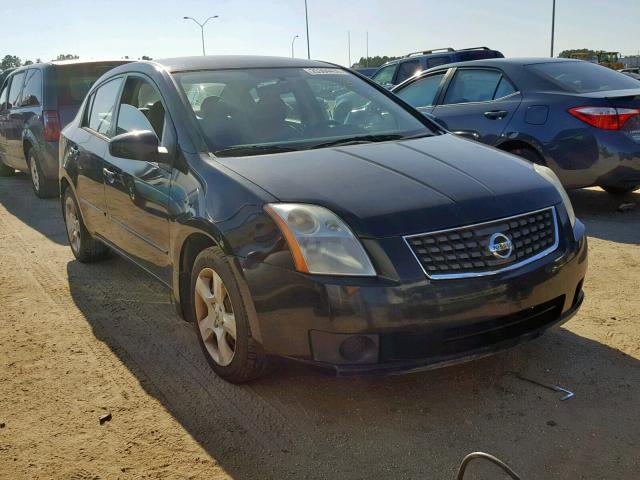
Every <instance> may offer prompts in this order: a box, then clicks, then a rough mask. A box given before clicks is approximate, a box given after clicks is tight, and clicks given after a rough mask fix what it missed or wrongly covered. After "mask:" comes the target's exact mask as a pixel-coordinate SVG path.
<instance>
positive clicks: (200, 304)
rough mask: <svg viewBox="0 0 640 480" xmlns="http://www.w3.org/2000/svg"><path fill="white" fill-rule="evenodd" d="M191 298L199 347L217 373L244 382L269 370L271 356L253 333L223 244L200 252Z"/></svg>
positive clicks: (196, 263) (235, 381)
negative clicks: (258, 344)
mask: <svg viewBox="0 0 640 480" xmlns="http://www.w3.org/2000/svg"><path fill="white" fill-rule="evenodd" d="M191 302H192V304H191V307H192V308H191V312H192V315H193V317H194V318H193V319H192V320H193V325H194V327H195V330H196V334H197V335H198V341H199V343H200V347H201V348H202V351H203V353H204V355H205V357H206V359H207V362H208V363H209V365H210V366H211V368H212V369H213V370H214V371H215V372H216V374H218V375H219V376H220V377H222V378H224V379H225V380H227V381H229V382H232V383H242V382H247V381H249V380H253V379H255V378H258V377H261V376H262V375H264V374H265V373H266V372H267V371H268V369H269V363H268V360H267V359H266V357H265V356H264V355H263V354H262V353H261V352H259V350H258V348H257V345H256V343H255V341H254V339H253V337H252V335H251V328H250V326H249V318H248V316H247V309H246V307H245V304H244V300H243V299H242V295H241V293H240V289H239V287H238V283H237V280H236V277H235V274H234V273H233V270H232V268H231V266H230V265H229V262H228V260H227V259H226V257H225V255H224V253H223V252H222V250H220V248H218V247H210V248H207V249H205V250H203V251H202V252H200V254H199V255H198V256H197V258H196V260H195V263H194V265H193V270H192V272H191Z"/></svg>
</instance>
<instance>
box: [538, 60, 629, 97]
mask: <svg viewBox="0 0 640 480" xmlns="http://www.w3.org/2000/svg"><path fill="white" fill-rule="evenodd" d="M526 68H527V69H529V70H530V71H533V72H535V73H537V74H538V75H540V76H541V77H543V78H546V79H547V80H550V81H551V82H552V83H554V84H555V85H557V86H558V87H559V88H560V89H561V90H564V91H565V92H572V93H591V92H606V91H609V90H629V89H635V90H637V89H638V81H637V80H635V79H634V78H631V77H628V76H626V75H624V74H622V73H620V72H616V71H615V70H611V69H609V68H606V67H602V66H600V65H596V64H593V63H589V62H553V63H539V64H534V65H527V66H526Z"/></svg>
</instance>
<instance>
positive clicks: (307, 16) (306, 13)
mask: <svg viewBox="0 0 640 480" xmlns="http://www.w3.org/2000/svg"><path fill="white" fill-rule="evenodd" d="M304 20H305V22H306V24H307V58H308V59H309V60H311V47H309V9H308V8H307V0H304Z"/></svg>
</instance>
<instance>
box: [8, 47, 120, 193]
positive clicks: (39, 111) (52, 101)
mask: <svg viewBox="0 0 640 480" xmlns="http://www.w3.org/2000/svg"><path fill="white" fill-rule="evenodd" d="M126 62H127V60H112V61H89V62H87V61H79V60H71V61H60V62H57V61H56V62H49V63H39V64H34V65H29V66H25V67H22V68H18V69H16V70H14V71H13V72H11V74H10V75H9V76H8V77H7V79H6V80H5V82H4V84H3V85H2V89H1V91H0V176H8V175H13V173H14V171H15V170H22V171H28V172H30V173H31V181H32V185H33V190H34V192H35V193H36V195H38V196H39V197H42V198H44V197H49V196H55V195H57V193H58V139H59V137H60V130H61V128H63V127H64V126H65V125H66V124H67V123H69V122H70V121H71V119H73V117H74V116H75V115H76V113H77V111H78V108H79V107H80V104H81V103H82V100H83V99H84V96H85V95H86V93H87V91H89V88H90V87H91V85H93V82H95V81H96V79H98V78H99V77H100V76H102V75H103V74H104V73H105V72H106V71H108V70H109V69H111V68H113V67H114V66H116V65H121V64H123V63H126Z"/></svg>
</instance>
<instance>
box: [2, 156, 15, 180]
mask: <svg viewBox="0 0 640 480" xmlns="http://www.w3.org/2000/svg"><path fill="white" fill-rule="evenodd" d="M14 173H16V171H15V169H14V168H13V167H8V166H6V165H5V164H4V163H2V160H0V177H10V176H12V175H13V174H14Z"/></svg>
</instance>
